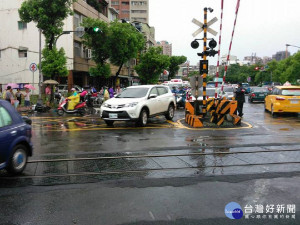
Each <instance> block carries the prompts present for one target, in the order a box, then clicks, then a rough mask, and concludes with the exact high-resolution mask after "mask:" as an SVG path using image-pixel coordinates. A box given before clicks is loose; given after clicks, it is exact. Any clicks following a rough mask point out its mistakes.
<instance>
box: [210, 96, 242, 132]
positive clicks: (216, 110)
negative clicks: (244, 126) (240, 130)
mask: <svg viewBox="0 0 300 225" xmlns="http://www.w3.org/2000/svg"><path fill="white" fill-rule="evenodd" d="M209 111H210V114H211V118H210V122H212V123H215V124H217V125H218V126H221V125H222V124H223V123H224V120H225V118H226V115H227V114H229V115H230V116H232V118H233V121H232V122H233V124H234V125H238V124H240V123H241V117H239V116H238V115H237V101H235V100H227V99H226V98H223V99H216V100H215V101H214V105H212V106H211V107H210V110H209Z"/></svg>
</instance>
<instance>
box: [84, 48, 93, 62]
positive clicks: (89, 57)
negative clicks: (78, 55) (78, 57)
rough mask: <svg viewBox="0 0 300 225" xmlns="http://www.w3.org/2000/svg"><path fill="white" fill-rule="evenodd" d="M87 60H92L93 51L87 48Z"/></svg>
mask: <svg viewBox="0 0 300 225" xmlns="http://www.w3.org/2000/svg"><path fill="white" fill-rule="evenodd" d="M85 58H86V59H91V58H92V49H89V48H87V49H86V50H85Z"/></svg>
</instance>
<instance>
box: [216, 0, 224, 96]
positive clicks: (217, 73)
mask: <svg viewBox="0 0 300 225" xmlns="http://www.w3.org/2000/svg"><path fill="white" fill-rule="evenodd" d="M223 3H224V0H221V21H220V34H219V49H218V61H217V72H216V79H217V81H218V78H219V69H220V51H221V50H220V49H221V39H222V38H221V34H222V20H223ZM218 83H219V82H216V84H215V86H216V91H215V98H217V97H218V93H217V88H218Z"/></svg>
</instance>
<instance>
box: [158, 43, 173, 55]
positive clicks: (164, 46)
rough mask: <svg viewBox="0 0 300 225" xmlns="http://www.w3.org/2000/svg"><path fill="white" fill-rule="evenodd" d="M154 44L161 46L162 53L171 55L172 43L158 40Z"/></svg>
mask: <svg viewBox="0 0 300 225" xmlns="http://www.w3.org/2000/svg"><path fill="white" fill-rule="evenodd" d="M156 46H159V47H162V49H163V54H164V55H168V56H172V44H170V43H169V42H167V41H158V42H156Z"/></svg>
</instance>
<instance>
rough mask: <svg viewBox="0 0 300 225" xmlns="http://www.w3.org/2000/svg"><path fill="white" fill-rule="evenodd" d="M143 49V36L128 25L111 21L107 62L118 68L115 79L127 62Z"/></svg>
mask: <svg viewBox="0 0 300 225" xmlns="http://www.w3.org/2000/svg"><path fill="white" fill-rule="evenodd" d="M144 48H145V40H144V36H143V35H142V34H141V33H140V32H138V31H137V30H136V28H135V27H134V26H132V25H131V24H129V23H120V22H118V21H113V22H111V23H110V26H109V41H108V49H109V50H110V57H109V60H110V62H111V63H112V64H114V65H116V66H119V69H118V71H117V73H116V77H118V76H119V74H120V71H121V69H122V67H123V65H124V63H126V62H127V61H129V60H130V59H132V58H136V57H137V54H138V52H140V51H142V50H143V49H144Z"/></svg>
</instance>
